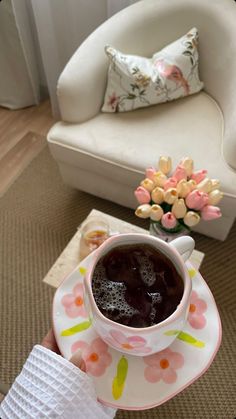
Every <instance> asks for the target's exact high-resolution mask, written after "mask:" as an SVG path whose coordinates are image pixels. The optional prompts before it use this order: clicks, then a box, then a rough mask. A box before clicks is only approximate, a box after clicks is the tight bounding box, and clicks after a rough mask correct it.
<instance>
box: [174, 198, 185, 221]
mask: <svg viewBox="0 0 236 419" xmlns="http://www.w3.org/2000/svg"><path fill="white" fill-rule="evenodd" d="M171 212H172V214H174V215H175V217H176V218H184V216H185V214H186V212H187V207H186V205H185V202H184V199H182V198H181V199H176V201H175V202H174V203H173V205H172V208H171Z"/></svg>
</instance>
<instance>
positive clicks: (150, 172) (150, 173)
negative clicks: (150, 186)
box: [145, 167, 156, 180]
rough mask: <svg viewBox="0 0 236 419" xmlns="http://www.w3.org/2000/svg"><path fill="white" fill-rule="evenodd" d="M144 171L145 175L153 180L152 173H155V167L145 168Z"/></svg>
mask: <svg viewBox="0 0 236 419" xmlns="http://www.w3.org/2000/svg"><path fill="white" fill-rule="evenodd" d="M145 173H146V177H147V178H148V179H151V180H153V175H154V173H156V169H155V167H148V168H147V169H146V172H145Z"/></svg>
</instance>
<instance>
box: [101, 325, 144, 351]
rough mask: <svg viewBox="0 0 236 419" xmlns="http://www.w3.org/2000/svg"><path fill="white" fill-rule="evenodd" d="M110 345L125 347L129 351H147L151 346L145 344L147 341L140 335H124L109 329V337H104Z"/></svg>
mask: <svg viewBox="0 0 236 419" xmlns="http://www.w3.org/2000/svg"><path fill="white" fill-rule="evenodd" d="M106 340H107V341H108V342H109V343H110V344H111V345H113V346H114V347H116V348H120V349H125V350H126V351H129V352H130V353H133V354H135V353H139V352H142V353H149V352H151V348H149V347H148V346H146V344H147V342H146V340H145V339H144V338H142V337H140V336H129V337H127V336H125V335H124V333H122V332H119V331H118V330H110V337H107V339H106Z"/></svg>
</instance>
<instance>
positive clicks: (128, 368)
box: [53, 255, 221, 410]
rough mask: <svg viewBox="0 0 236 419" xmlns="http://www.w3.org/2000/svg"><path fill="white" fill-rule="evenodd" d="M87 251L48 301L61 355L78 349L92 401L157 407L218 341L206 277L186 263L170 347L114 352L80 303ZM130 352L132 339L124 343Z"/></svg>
mask: <svg viewBox="0 0 236 419" xmlns="http://www.w3.org/2000/svg"><path fill="white" fill-rule="evenodd" d="M90 258H91V255H90V256H88V257H87V258H86V259H84V260H83V262H81V263H80V264H79V266H78V267H77V269H76V270H74V271H73V272H72V273H71V274H70V275H69V276H68V277H67V278H66V279H65V280H64V282H63V283H62V284H61V286H60V287H59V288H58V289H57V291H56V293H55V296H54V302H53V323H54V332H55V336H56V340H57V343H58V346H59V348H60V350H61V353H62V354H63V356H64V357H65V358H67V359H69V358H70V357H71V355H72V353H73V352H74V351H75V350H77V349H78V348H80V349H81V351H82V357H83V359H84V361H85V363H86V370H87V373H88V374H89V375H90V376H91V377H92V379H93V381H94V384H95V388H96V392H97V396H98V400H99V401H100V402H102V403H104V404H105V405H108V406H112V407H116V408H119V409H126V410H142V409H149V408H152V407H155V406H158V405H160V404H162V403H164V402H166V401H167V400H169V399H171V398H172V397H174V396H175V395H176V394H178V393H179V392H180V391H182V390H184V389H185V388H186V387H188V386H189V385H190V384H192V383H193V382H194V381H195V380H197V379H198V378H199V377H200V376H201V375H202V374H203V373H204V372H206V370H207V369H208V368H209V366H210V365H211V363H212V361H213V359H214V357H215V355H216V353H217V351H218V349H219V346H220V343H221V321H220V317H219V313H218V310H217V307H216V304H215V301H214V298H213V296H212V293H211V291H210V290H209V288H208V286H207V284H206V282H205V281H204V279H203V278H202V276H201V275H200V274H199V272H197V271H196V270H195V269H193V267H192V265H191V264H190V263H189V262H187V263H186V264H187V268H188V271H189V275H190V277H191V279H192V281H193V291H192V295H191V301H190V309H189V316H188V320H187V324H186V327H185V329H184V330H183V331H182V332H180V333H179V331H178V330H173V331H172V333H175V334H176V336H177V338H176V339H175V341H174V342H173V343H172V344H171V346H170V347H169V348H167V349H165V350H163V351H161V352H158V353H156V354H154V355H148V356H145V357H139V356H135V355H127V354H122V353H121V352H118V351H116V350H114V349H112V348H111V347H109V346H108V345H107V344H106V343H104V342H103V341H102V340H101V338H100V337H99V336H98V335H97V333H96V331H95V330H94V328H93V326H92V325H91V321H90V319H89V318H88V317H87V313H86V309H85V306H84V298H86V295H84V287H83V281H84V276H85V273H86V268H87V267H88V265H89V263H90ZM117 339H119V340H120V343H121V345H124V344H125V345H126V347H130V349H131V351H133V353H135V342H132V344H131V343H130V342H124V341H123V340H124V337H123V336H122V335H120V336H117Z"/></svg>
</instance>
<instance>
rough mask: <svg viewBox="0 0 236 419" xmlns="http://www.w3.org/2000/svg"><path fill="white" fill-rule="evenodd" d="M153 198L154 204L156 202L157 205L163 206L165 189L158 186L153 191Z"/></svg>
mask: <svg viewBox="0 0 236 419" xmlns="http://www.w3.org/2000/svg"><path fill="white" fill-rule="evenodd" d="M151 197H152V200H153V202H155V204H161V203H162V202H163V201H164V191H163V189H162V188H160V187H159V186H157V187H156V188H154V189H153V191H152V193H151Z"/></svg>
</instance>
